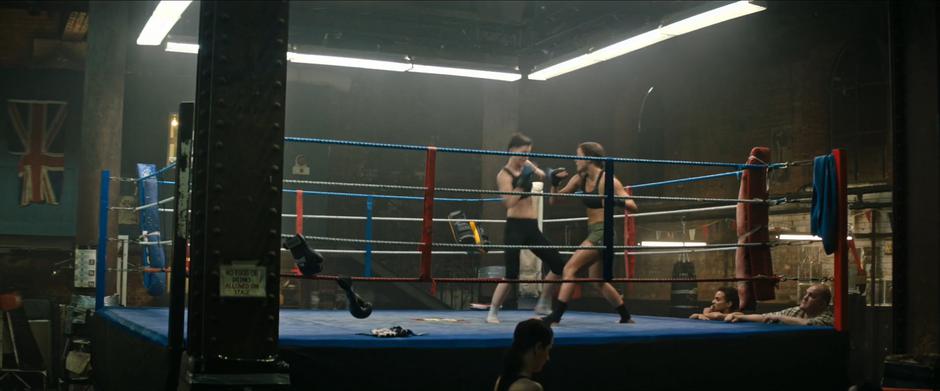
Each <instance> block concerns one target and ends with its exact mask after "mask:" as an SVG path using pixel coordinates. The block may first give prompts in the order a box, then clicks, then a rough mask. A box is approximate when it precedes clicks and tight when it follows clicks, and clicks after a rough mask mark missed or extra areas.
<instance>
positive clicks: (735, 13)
mask: <svg viewBox="0 0 940 391" xmlns="http://www.w3.org/2000/svg"><path fill="white" fill-rule="evenodd" d="M765 9H766V8H765V7H762V6H759V5H757V4H754V3H752V2H750V1H736V2H734V3H731V4H728V5H726V6H723V7H718V8H715V9H712V10H709V11H705V12H702V13H700V14H697V15H694V16H691V17H688V18H685V19H682V20H680V21H678V22H675V23H671V24H668V25H665V26H661V27H659V28H657V29H655V30H651V31H647V32H645V33H642V34H639V35H635V36H632V37H630V38H627V39H625V40H623V41H620V42H617V43H614V44H612V45H609V46H606V47H603V48H601V49H598V50H594V51H591V52H590V53H586V54H582V55H580V56H577V57H575V58H572V59H570V60H567V61H563V62H560V63H558V64H555V65H551V66H548V67H545V68H543V69H540V70H538V71H536V72H533V73H531V74H529V76H528V78H529V79H530V80H548V79H551V78H553V77H556V76H560V75H564V74H566V73H568V72H573V71H576V70H578V69H581V68H584V67H587V66H590V65H594V64H597V63H599V62H604V61H607V60H610V59H612V58H616V57H619V56H622V55H624V54H627V53H630V52H632V51H636V50H639V49H642V48H644V47H647V46H650V45H654V44H656V43H659V42H662V41H665V40H667V39H669V38H672V37H675V36H678V35H682V34H685V33H689V32H692V31H695V30H698V29H702V28H705V27H708V26H711V25H713V24H718V23H721V22H725V21H728V20H731V19H734V18H739V17H742V16H745V15H750V14H752V13H755V12H759V11H763V10H765Z"/></svg>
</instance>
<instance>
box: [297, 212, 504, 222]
mask: <svg viewBox="0 0 940 391" xmlns="http://www.w3.org/2000/svg"><path fill="white" fill-rule="evenodd" d="M281 217H293V218H296V217H297V215H296V214H293V213H283V214H281ZM303 218H305V219H326V220H366V219H367V217H366V216H338V215H306V214H305V215H303ZM372 220H375V221H424V219H423V218H420V217H379V216H373V217H372ZM434 221H435V222H448V223H459V222H464V221H473V222H477V223H505V222H506V220H486V219H437V218H436V219H434Z"/></svg>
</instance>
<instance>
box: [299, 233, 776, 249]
mask: <svg viewBox="0 0 940 391" xmlns="http://www.w3.org/2000/svg"><path fill="white" fill-rule="evenodd" d="M281 236H282V237H285V238H289V237H292V236H293V235H288V234H282V235H281ZM304 238H305V239H310V240H319V241H324V242H341V243H356V244H387V245H403V246H423V245H424V242H410V241H399V240H374V239H373V240H366V239H353V238H336V237H329V236H308V235H304ZM775 245H776V244H775V243H769V242H768V243H737V244H727V243H724V244H710V245H705V246H696V247H688V246H666V247H656V248H670V247H675V248H681V249H687V248H694V249H696V250H699V251H701V250H706V249H715V248H738V247H759V246H775ZM431 246H432V247H446V248H469V249H474V248H482V249H491V248H492V249H503V250H526V249H556V250H558V249H570V250H584V249H589V250H603V249H606V248H607V247H606V246H581V245H575V246H571V245H508V244H461V243H431ZM612 247H613V248H614V249H615V250H636V249H641V248H648V247H641V246H612ZM655 251H660V250H655Z"/></svg>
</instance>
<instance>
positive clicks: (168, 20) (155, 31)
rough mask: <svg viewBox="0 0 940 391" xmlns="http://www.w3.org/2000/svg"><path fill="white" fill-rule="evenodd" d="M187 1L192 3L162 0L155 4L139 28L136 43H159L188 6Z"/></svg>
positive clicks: (154, 44)
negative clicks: (141, 27) (145, 22)
mask: <svg viewBox="0 0 940 391" xmlns="http://www.w3.org/2000/svg"><path fill="white" fill-rule="evenodd" d="M189 3H192V1H188V0H187V1H167V0H163V1H161V2H160V4H157V8H156V9H154V10H153V14H152V15H150V19H149V20H147V24H146V25H144V29H143V30H140V35H139V36H137V44H138V45H148V46H157V45H160V43H162V42H163V38H165V37H166V35H167V33H169V32H170V30H171V29H172V28H173V25H175V24H176V22H177V21H178V20H180V16H181V15H183V11H186V8H187V7H189Z"/></svg>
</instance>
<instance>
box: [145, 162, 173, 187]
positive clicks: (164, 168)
mask: <svg viewBox="0 0 940 391" xmlns="http://www.w3.org/2000/svg"><path fill="white" fill-rule="evenodd" d="M174 167H176V163H170V164H169V165H167V166H166V167H163V168H161V169H159V170H157V171H154V172H153V174H150V175H147V176H142V177H140V178H137V182H140V181H142V180H144V179H147V178H152V177H155V176H157V175H160V174H162V173H164V172H167V170H170V169H172V168H174Z"/></svg>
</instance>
